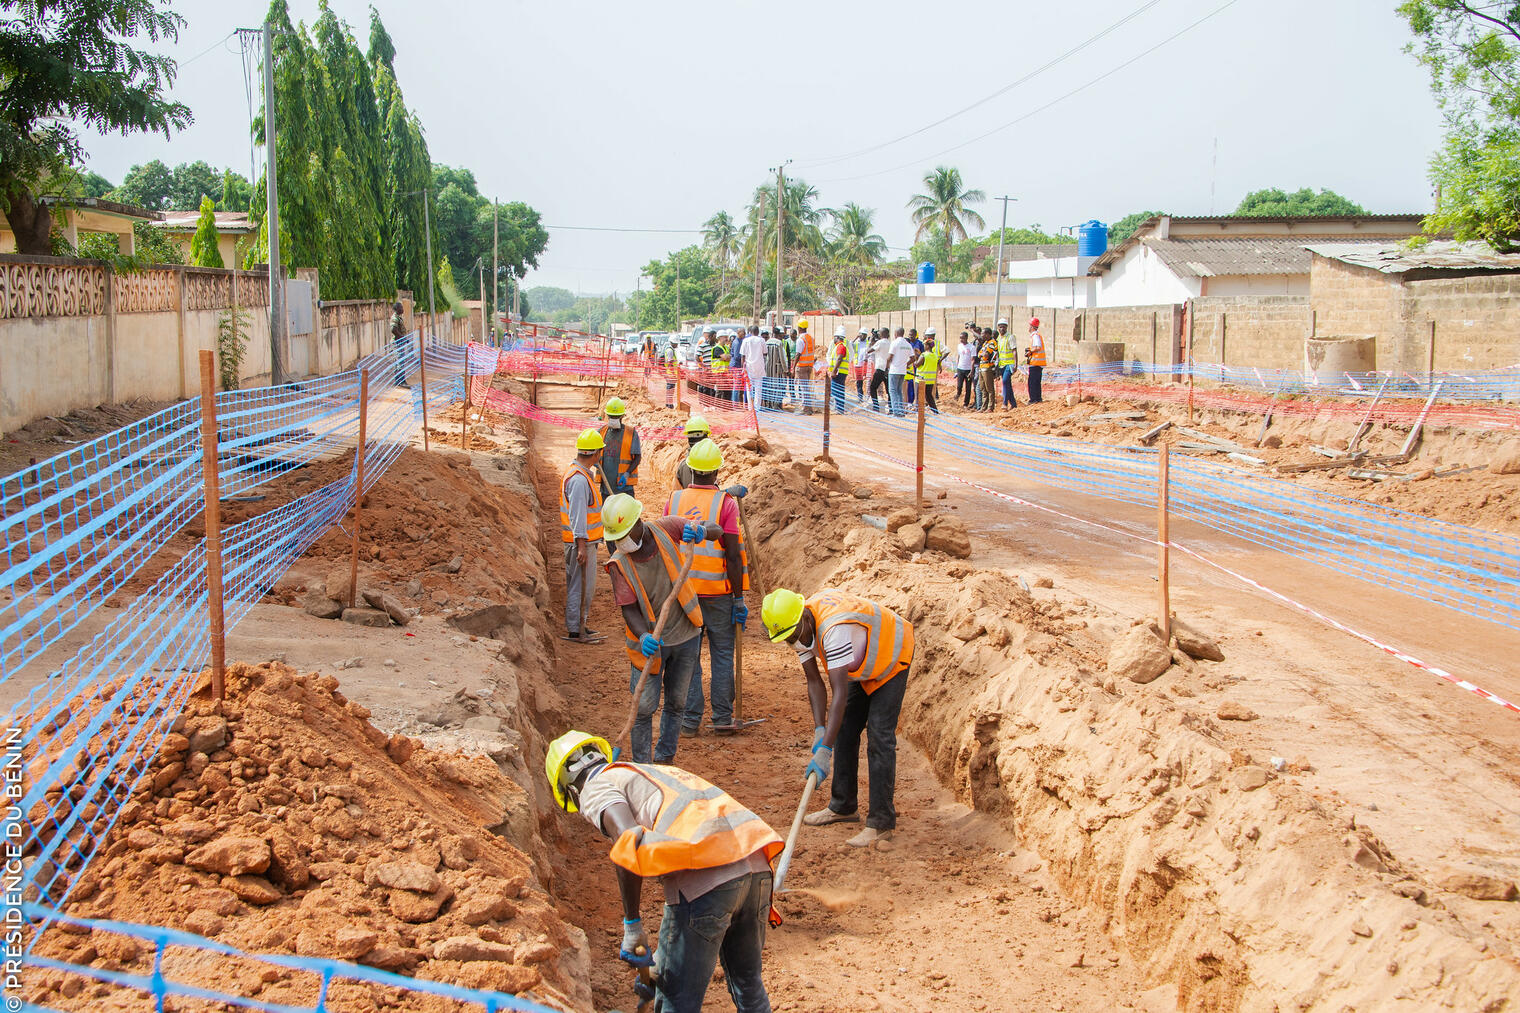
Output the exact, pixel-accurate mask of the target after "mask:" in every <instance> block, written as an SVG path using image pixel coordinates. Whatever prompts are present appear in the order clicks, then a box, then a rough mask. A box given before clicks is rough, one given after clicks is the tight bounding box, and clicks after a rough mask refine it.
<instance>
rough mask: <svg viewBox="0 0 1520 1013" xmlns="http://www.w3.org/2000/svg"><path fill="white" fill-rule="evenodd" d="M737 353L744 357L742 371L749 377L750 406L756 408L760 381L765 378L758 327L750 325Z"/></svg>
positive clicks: (763, 342) (762, 344)
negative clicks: (747, 334)
mask: <svg viewBox="0 0 1520 1013" xmlns="http://www.w3.org/2000/svg"><path fill="white" fill-rule="evenodd" d="M739 351H740V352H741V353H743V355H744V371H745V373H747V374H748V375H749V396H750V404H751V405H752V406H754V407H756V408H758V407H759V406H760V381H761V380H763V379H764V378H765V339H764V338H762V337H761V336H760V328H759V327H756V326H755V325H754V324H750V326H749V337H747V338H745V339H744V341H743V343H742V344H740V346H739Z"/></svg>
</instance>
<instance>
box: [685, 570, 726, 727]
mask: <svg viewBox="0 0 1520 1013" xmlns="http://www.w3.org/2000/svg"><path fill="white" fill-rule="evenodd" d="M733 601H734V600H733V598H731V597H729V596H728V595H726V594H715V595H707V596H704V597H699V598H698V599H697V603H698V604H700V605H701V606H702V636H701V639H702V640H706V641H707V654H708V657H709V658H710V659H711V660H712V719H713V724H715V725H731V724H733V723H734V633H735V630H734V605H733ZM702 705H703V699H702V649H701V648H700V647H698V648H697V659H696V664H695V666H694V668H693V673H692V677H691V688H690V689H688V690H687V691H686V716H685V718H683V719H682V723H681V724H682V730H683V731H685V732H686V734H688V735H695V734H696V733H697V730H698V729H699V728H700V727H701V726H702Z"/></svg>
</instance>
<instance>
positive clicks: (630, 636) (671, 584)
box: [602, 493, 722, 763]
mask: <svg viewBox="0 0 1520 1013" xmlns="http://www.w3.org/2000/svg"><path fill="white" fill-rule="evenodd" d="M643 512H644V505H643V504H642V503H640V502H639V501H638V500H636V499H634V498H633V497H632V496H628V495H624V494H622V493H618V494H617V495H614V496H609V497H607V502H605V503H604V504H602V528H603V531H604V533H605V537H606V539H607V547H608V548H609V549H610V550H612V559H611V560H610V561H608V563H607V576H608V577H609V578H610V579H611V581H612V600H613V601H615V602H616V603H617V604H618V606H619V607H620V608H621V609H622V612H623V642H624V647H625V649H626V651H627V654H628V662H629V664H630V666H631V667H632V673H633V674H632V677H631V679H630V680H629V687H628V688H629V691H630V692H635V693H637V695H638V699H637V700H636V702H635V704H636V708H637V711H636V715H635V719H634V722H633V728H632V732H631V734H630V737H629V747H630V750H631V751H632V754H633V759H634V761H635V762H638V763H648V762H650V760H651V756H652V758H653V761H654V762H655V763H669V762H670V761H671V760H673V759H675V755H676V747H677V745H678V744H679V743H680V738H681V716H682V714H683V713H684V712H685V709H686V692H687V688H688V687H689V685H690V683H691V673H692V669H693V668H695V667H696V663H697V653H698V651H700V650H701V646H702V640H701V636H700V635H701V632H702V609H701V606H700V605H698V603H697V593H696V588H695V587H694V586H693V585H692V582H691V579H690V577H691V573H690V566H689V565H687V566H682V565H681V543H682V542H683V541H684V542H694V543H695V542H703V541H716V540H717V539H718V538H719V537H720V536H721V535H722V529H721V528H720V527H718V525H716V524H701V523H688V522H687V521H685V520H683V519H682V518H680V517H661V518H660V519H659V520H658V521H655V522H654V523H652V524H645V523H644V522H643V521H642V520H641V519H640V515H641V514H642V513H643ZM672 596H674V598H675V600H676V603H677V604H678V605H679V608H676V609H672V610H670V612H669V618H668V620H667V624H666V625H665V626H664V627H663V628H661V629H656V627H657V626H658V624H659V616H660V612H661V610H662V608H663V606H664V604H665V602H666V600H667V599H669V598H671V597H672ZM646 662H647V663H649V675H650V676H651V678H647V679H641V674H642V671H643V669H644V666H645V664H646ZM662 691H663V693H664V697H665V707H664V713H663V714H662V715H661V717H660V738H659V743H658V745H655V746H654V747H653V751H652V754H651V740H652V739H653V737H654V729H653V724H654V712H655V709H656V708H657V707H659V706H660V696H661V693H662Z"/></svg>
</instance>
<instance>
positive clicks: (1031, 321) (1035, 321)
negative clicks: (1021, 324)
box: [1029, 317, 1040, 327]
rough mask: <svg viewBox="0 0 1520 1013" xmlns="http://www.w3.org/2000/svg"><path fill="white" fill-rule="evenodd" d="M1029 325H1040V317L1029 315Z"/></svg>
mask: <svg viewBox="0 0 1520 1013" xmlns="http://www.w3.org/2000/svg"><path fill="white" fill-rule="evenodd" d="M1029 326H1030V327H1038V326H1040V318H1039V317H1030V318H1029Z"/></svg>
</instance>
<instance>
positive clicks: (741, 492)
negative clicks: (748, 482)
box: [723, 485, 749, 499]
mask: <svg viewBox="0 0 1520 1013" xmlns="http://www.w3.org/2000/svg"><path fill="white" fill-rule="evenodd" d="M723 491H724V492H726V493H728V494H729V495H730V496H732V497H733V498H734V499H743V498H744V497H745V496H748V495H749V487H748V486H743V485H731V486H729V487H728V488H727V489H724V490H723Z"/></svg>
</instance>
